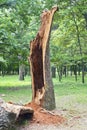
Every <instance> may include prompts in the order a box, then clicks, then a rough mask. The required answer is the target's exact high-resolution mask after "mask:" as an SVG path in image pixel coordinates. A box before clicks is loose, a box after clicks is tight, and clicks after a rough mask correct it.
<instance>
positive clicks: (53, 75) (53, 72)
mask: <svg viewBox="0 0 87 130" xmlns="http://www.w3.org/2000/svg"><path fill="white" fill-rule="evenodd" d="M51 72H52V78H56V68H55V67H54V66H52V67H51Z"/></svg>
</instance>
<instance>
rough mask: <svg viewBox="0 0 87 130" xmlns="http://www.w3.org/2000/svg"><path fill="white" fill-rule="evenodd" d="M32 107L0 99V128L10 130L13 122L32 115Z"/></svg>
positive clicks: (0, 129) (29, 117)
mask: <svg viewBox="0 0 87 130" xmlns="http://www.w3.org/2000/svg"><path fill="white" fill-rule="evenodd" d="M33 112H34V111H33V109H32V108H30V107H25V106H22V105H17V104H13V103H6V102H5V101H3V100H2V99H0V130H10V129H11V130H12V128H13V127H14V123H16V122H18V121H20V120H21V121H22V120H24V119H31V118H32V117H33Z"/></svg>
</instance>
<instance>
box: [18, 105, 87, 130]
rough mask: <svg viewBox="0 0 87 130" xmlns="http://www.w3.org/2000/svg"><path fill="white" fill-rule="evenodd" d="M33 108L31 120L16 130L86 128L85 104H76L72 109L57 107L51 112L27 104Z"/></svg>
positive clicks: (86, 114)
mask: <svg viewBox="0 0 87 130" xmlns="http://www.w3.org/2000/svg"><path fill="white" fill-rule="evenodd" d="M26 106H31V107H32V108H33V109H34V110H35V113H34V118H33V120H32V121H31V122H30V121H27V123H26V124H25V125H22V126H21V127H18V129H17V130H87V106H81V105H80V106H79V105H78V104H77V106H76V107H75V108H74V109H60V110H59V108H57V109H55V110H54V111H52V113H50V112H49V111H45V110H44V109H42V108H41V107H40V106H38V105H35V104H32V103H30V104H27V105H26Z"/></svg>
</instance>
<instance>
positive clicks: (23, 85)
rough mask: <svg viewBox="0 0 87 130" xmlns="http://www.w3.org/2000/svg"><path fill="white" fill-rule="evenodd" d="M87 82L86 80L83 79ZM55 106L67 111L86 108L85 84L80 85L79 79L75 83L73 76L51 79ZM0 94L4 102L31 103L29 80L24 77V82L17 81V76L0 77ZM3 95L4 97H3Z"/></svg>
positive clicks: (86, 89)
mask: <svg viewBox="0 0 87 130" xmlns="http://www.w3.org/2000/svg"><path fill="white" fill-rule="evenodd" d="M85 81H87V78H86V79H85ZM53 83H54V90H55V98H56V105H57V107H58V108H63V109H69V108H75V107H77V106H79V105H82V106H84V105H85V106H86V107H87V82H85V83H84V84H82V83H81V77H79V78H78V81H77V82H76V81H75V79H74V76H72V77H70V76H68V77H66V78H65V77H63V79H62V81H61V82H59V81H58V77H57V78H55V79H53ZM0 94H1V95H2V97H3V99H4V100H6V101H13V102H16V103H27V102H29V101H31V97H32V90H31V79H30V77H29V76H27V77H25V80H24V81H19V79H18V76H5V77H0ZM3 94H4V95H3Z"/></svg>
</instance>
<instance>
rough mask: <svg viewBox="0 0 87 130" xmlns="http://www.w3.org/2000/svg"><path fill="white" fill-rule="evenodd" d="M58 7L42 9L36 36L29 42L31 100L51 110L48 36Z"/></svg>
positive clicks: (52, 107) (53, 106) (53, 103)
mask: <svg viewBox="0 0 87 130" xmlns="http://www.w3.org/2000/svg"><path fill="white" fill-rule="evenodd" d="M57 10H58V7H53V8H52V9H51V10H48V11H43V13H42V15H41V27H40V29H39V31H38V33H37V36H36V38H35V39H34V40H33V41H31V43H30V57H29V61H30V66H31V76H32V91H33V96H32V100H33V102H34V103H36V104H38V105H40V106H42V107H44V108H46V109H48V110H52V109H54V108H55V96H54V89H53V83H52V77H51V74H50V58H49V57H50V56H49V38H50V31H51V25H52V20H53V16H54V13H55V12H56V11H57Z"/></svg>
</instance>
